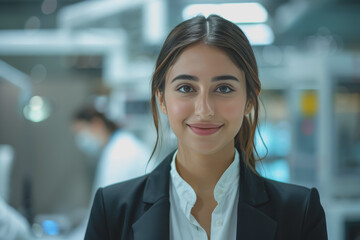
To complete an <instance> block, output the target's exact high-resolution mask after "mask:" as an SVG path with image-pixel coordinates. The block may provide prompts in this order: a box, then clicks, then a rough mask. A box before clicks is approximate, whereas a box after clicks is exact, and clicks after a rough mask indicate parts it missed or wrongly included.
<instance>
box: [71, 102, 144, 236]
mask: <svg viewBox="0 0 360 240" xmlns="http://www.w3.org/2000/svg"><path fill="white" fill-rule="evenodd" d="M73 131H74V133H75V142H76V145H77V146H78V148H79V149H80V150H82V151H83V152H84V153H85V154H86V155H87V158H88V159H89V160H90V163H89V164H90V165H94V162H93V161H94V160H93V159H95V158H98V161H96V160H95V176H94V182H93V185H92V195H91V196H92V197H93V196H94V195H95V191H96V189H98V188H99V187H105V186H107V185H110V184H113V183H116V182H122V181H125V180H128V179H131V178H135V177H138V176H141V175H144V174H145V172H148V171H149V170H151V169H150V168H151V167H150V166H148V165H147V163H148V160H149V158H150V154H151V152H150V149H149V148H148V147H147V146H146V145H145V144H144V143H143V142H141V141H140V140H139V139H138V138H137V137H136V136H134V135H133V134H132V133H130V132H129V131H126V130H125V129H123V128H121V127H119V126H117V125H116V124H115V123H114V122H113V121H111V120H110V119H109V118H108V117H106V115H105V114H104V113H102V112H100V111H98V110H97V109H96V108H95V107H93V106H86V107H83V108H81V109H80V110H78V111H77V112H76V113H75V115H74V117H73ZM96 163H97V164H96ZM85 228H86V222H83V224H81V225H80V226H79V227H78V228H77V229H75V230H74V231H73V232H72V233H71V234H70V235H69V237H68V238H69V239H83V237H84V233H85Z"/></svg>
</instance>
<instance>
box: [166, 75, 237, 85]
mask: <svg viewBox="0 0 360 240" xmlns="http://www.w3.org/2000/svg"><path fill="white" fill-rule="evenodd" d="M176 80H190V81H196V82H197V81H199V78H198V77H195V76H192V75H188V74H181V75H178V76H176V77H175V78H173V80H171V82H172V83H173V82H174V81H176ZM223 80H233V81H237V82H239V79H237V78H236V77H234V76H232V75H221V76H216V77H213V78H212V79H211V81H212V82H217V81H223Z"/></svg>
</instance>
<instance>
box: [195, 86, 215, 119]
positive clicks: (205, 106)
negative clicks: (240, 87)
mask: <svg viewBox="0 0 360 240" xmlns="http://www.w3.org/2000/svg"><path fill="white" fill-rule="evenodd" d="M195 115H196V116H197V117H199V118H200V119H204V120H206V119H211V118H212V117H213V116H214V115H215V111H214V106H213V103H212V100H211V96H210V95H209V93H207V92H205V91H203V92H200V93H199V94H198V96H196V101H195Z"/></svg>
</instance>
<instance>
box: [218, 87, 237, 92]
mask: <svg viewBox="0 0 360 240" xmlns="http://www.w3.org/2000/svg"><path fill="white" fill-rule="evenodd" d="M215 91H216V92H220V93H230V92H232V91H233V90H232V89H231V88H230V87H228V86H220V87H218V88H217V89H216V90H215Z"/></svg>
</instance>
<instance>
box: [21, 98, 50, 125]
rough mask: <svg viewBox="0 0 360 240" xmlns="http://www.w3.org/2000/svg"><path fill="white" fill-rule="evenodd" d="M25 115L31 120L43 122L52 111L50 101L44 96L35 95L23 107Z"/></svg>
mask: <svg viewBox="0 0 360 240" xmlns="http://www.w3.org/2000/svg"><path fill="white" fill-rule="evenodd" d="M23 113H24V116H25V118H26V119H27V120H29V121H31V122H42V121H44V120H46V119H47V118H48V117H49V116H50V113H51V106H50V102H49V101H48V100H47V99H45V98H44V97H40V96H33V97H32V98H31V99H30V101H29V104H28V105H26V106H25V107H24V109H23Z"/></svg>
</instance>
